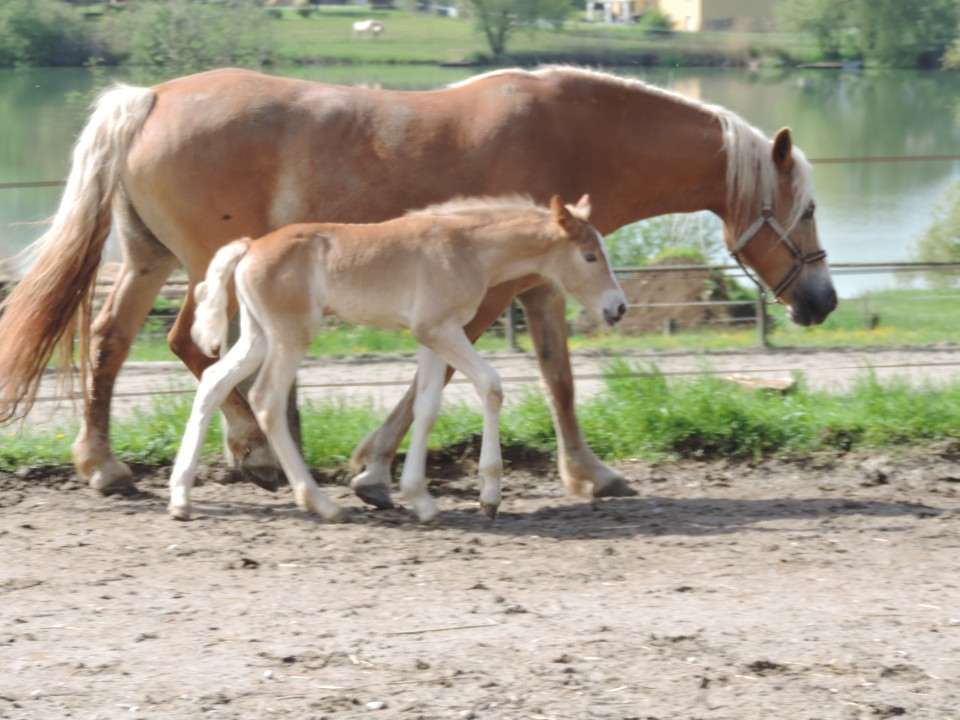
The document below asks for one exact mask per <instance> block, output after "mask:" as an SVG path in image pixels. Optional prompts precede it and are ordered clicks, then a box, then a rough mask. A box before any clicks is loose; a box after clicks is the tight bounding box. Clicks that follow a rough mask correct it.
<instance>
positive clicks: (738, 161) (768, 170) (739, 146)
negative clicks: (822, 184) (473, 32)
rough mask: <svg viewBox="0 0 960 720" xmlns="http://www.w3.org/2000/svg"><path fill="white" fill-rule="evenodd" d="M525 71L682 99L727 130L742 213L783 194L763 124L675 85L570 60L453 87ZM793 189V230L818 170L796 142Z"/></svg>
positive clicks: (733, 197)
mask: <svg viewBox="0 0 960 720" xmlns="http://www.w3.org/2000/svg"><path fill="white" fill-rule="evenodd" d="M508 75H519V76H528V77H529V76H535V77H550V76H557V75H559V76H564V77H569V78H582V79H587V80H592V81H595V82H605V83H609V84H611V85H619V86H620V87H625V88H630V89H634V90H639V91H641V92H645V93H648V94H650V95H654V96H657V97H661V98H664V99H667V100H670V101H672V102H677V103H681V104H683V105H686V106H687V107H692V108H697V109H699V110H701V111H703V112H706V113H709V114H711V115H713V116H714V117H715V118H716V119H717V122H719V123H720V128H721V130H722V132H723V148H724V150H725V151H726V155H727V177H726V180H727V193H728V200H729V202H730V204H731V205H732V206H733V207H735V208H736V209H737V212H739V213H743V214H744V215H753V214H758V213H759V211H760V207H759V205H758V204H757V192H758V191H759V193H760V195H761V198H769V199H770V200H771V201H774V200H775V199H776V197H777V171H776V167H775V166H774V164H773V154H772V143H771V140H770V138H768V137H767V136H766V135H764V134H763V132H761V131H760V130H759V129H757V128H755V127H754V126H753V125H751V124H750V123H748V122H747V121H746V120H744V119H743V118H742V117H740V116H739V115H737V113H735V112H733V111H732V110H728V109H727V108H725V107H722V106H720V105H713V104H710V103H705V102H702V101H700V100H695V99H693V98H690V97H687V96H686V95H681V94H680V93H678V92H674V91H673V90H666V89H664V88H661V87H657V86H656V85H650V84H649V83H645V82H643V81H642V80H636V79H633V78H624V77H619V76H617V75H611V74H610V73H605V72H601V71H599V70H592V69H589V68H581V67H575V66H568V65H544V66H542V67H540V68H537V69H536V70H522V69H518V68H507V69H503V70H493V71H491V72H487V73H482V74H480V75H475V76H473V77H470V78H467V79H466V80H462V81H461V82H459V83H455V84H453V85H451V86H450V87H464V86H467V85H470V84H472V83H475V82H481V81H483V80H485V79H488V78H492V77H500V76H508ZM793 160H794V170H793V194H794V203H793V208H792V210H791V212H790V216H789V217H788V218H787V221H786V226H787V230H788V231H789V230H790V229H791V228H792V227H793V226H794V224H796V222H797V220H799V219H800V216H801V215H802V214H803V213H804V211H806V209H807V207H808V206H809V204H810V201H811V200H812V199H813V173H812V171H811V168H810V162H809V161H808V160H807V158H806V156H805V155H804V154H803V151H802V150H800V148H798V147H796V146H794V147H793Z"/></svg>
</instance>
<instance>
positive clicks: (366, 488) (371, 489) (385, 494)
mask: <svg viewBox="0 0 960 720" xmlns="http://www.w3.org/2000/svg"><path fill="white" fill-rule="evenodd" d="M353 492H355V493H356V495H357V497H358V498H360V499H361V500H363V501H364V502H365V503H366V504H367V505H373V507H375V508H376V509H377V510H391V509H392V508H393V500H391V499H390V491H389V490H387V488H385V487H384V486H383V485H358V486H356V487H354V488H353Z"/></svg>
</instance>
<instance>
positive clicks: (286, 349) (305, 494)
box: [250, 330, 343, 522]
mask: <svg viewBox="0 0 960 720" xmlns="http://www.w3.org/2000/svg"><path fill="white" fill-rule="evenodd" d="M268 332H269V330H268ZM285 340H287V342H282V341H281V342H276V341H275V338H271V342H270V343H269V348H268V350H267V357H266V360H264V362H263V366H262V367H261V368H260V374H259V375H258V376H257V379H256V381H255V382H254V383H253V387H252V388H250V405H251V406H252V407H253V411H254V413H255V414H256V418H257V421H258V422H259V423H260V427H261V428H263V432H264V433H265V434H266V436H267V438H269V440H270V445H271V447H272V448H273V451H274V452H275V453H276V454H277V457H278V458H279V460H280V466H281V467H282V468H283V471H284V473H286V475H287V480H288V481H289V482H290V487H291V488H292V489H293V495H294V498H295V499H296V501H297V505H299V506H300V507H302V508H304V509H306V510H310V511H312V512H315V513H318V514H320V515H321V516H323V518H324V519H325V520H327V521H329V522H335V521H337V520H338V519H339V518H340V517H341V515H342V513H343V509H342V508H341V507H340V506H339V505H337V504H336V503H335V502H333V500H331V499H330V498H328V497H327V496H326V495H325V494H324V493H323V491H322V490H320V488H319V487H317V483H316V482H315V481H314V479H313V476H312V475H311V474H310V470H309V469H308V468H307V464H306V463H305V462H304V461H303V456H302V455H301V454H300V450H299V448H298V447H297V444H296V443H295V442H294V440H293V436H292V435H291V434H290V425H289V423H288V422H287V399H288V397H289V395H290V388H291V387H292V386H293V382H294V380H295V379H296V376H297V368H298V367H299V366H300V361H301V360H302V359H303V356H304V354H305V352H306V348H300V347H299V346H298V344H297V342H296V341H295V340H293V341H290V339H289V338H285ZM294 348H296V349H294Z"/></svg>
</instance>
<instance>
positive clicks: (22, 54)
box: [0, 0, 96, 67]
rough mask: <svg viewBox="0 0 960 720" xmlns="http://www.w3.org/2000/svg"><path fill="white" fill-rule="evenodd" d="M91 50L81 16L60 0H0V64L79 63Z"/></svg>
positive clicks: (92, 45) (89, 37)
mask: <svg viewBox="0 0 960 720" xmlns="http://www.w3.org/2000/svg"><path fill="white" fill-rule="evenodd" d="M94 54H96V47H95V43H94V41H93V39H92V37H91V35H90V33H89V31H88V29H87V28H86V27H85V25H84V21H83V18H82V17H81V16H80V15H79V14H78V13H77V12H76V11H75V10H73V8H71V7H70V6H69V5H67V4H65V3H63V2H60V0H4V2H3V3H0V67H11V66H14V65H82V64H83V63H84V62H85V61H86V60H87V59H88V58H90V57H91V56H92V55H94Z"/></svg>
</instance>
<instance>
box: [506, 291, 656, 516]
mask: <svg viewBox="0 0 960 720" xmlns="http://www.w3.org/2000/svg"><path fill="white" fill-rule="evenodd" d="M520 301H521V302H522V303H523V307H524V310H525V311H526V315H527V324H528V326H529V328H530V335H531V336H532V338H533V343H534V347H536V349H537V359H538V360H539V361H540V374H541V377H542V378H543V381H544V384H545V385H546V386H547V389H548V390H549V393H550V408H551V410H552V412H553V424H554V427H555V429H556V432H557V445H558V452H557V456H558V460H559V465H560V479H561V480H562V481H563V484H564V486H565V487H566V488H567V489H568V490H569V491H570V492H572V493H574V494H577V495H581V496H587V497H589V496H593V497H601V496H613V495H619V496H625V495H636V494H637V492H636V490H634V489H633V488H631V487H630V486H629V485H628V484H627V483H626V481H625V480H624V478H623V476H622V475H621V474H620V473H618V472H617V471H615V470H613V469H612V468H610V467H608V466H607V465H605V464H604V463H602V462H601V461H600V459H599V458H598V457H597V456H596V455H595V454H594V452H593V450H591V449H590V447H589V446H588V445H587V441H586V440H585V439H584V437H583V432H582V431H581V429H580V424H579V423H578V422H577V415H576V411H575V408H574V401H573V372H572V371H571V369H570V354H569V351H568V349H567V324H566V302H565V300H564V296H563V293H562V292H561V291H560V290H559V289H558V288H557V287H555V286H553V285H552V284H549V283H548V284H544V285H539V286H537V287H536V288H533V289H532V290H528V291H527V292H525V293H523V294H521V295H520Z"/></svg>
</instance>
